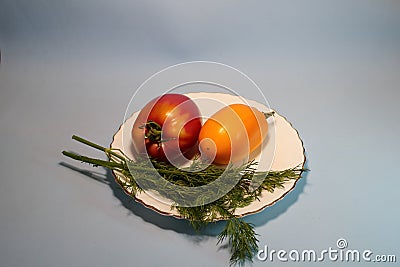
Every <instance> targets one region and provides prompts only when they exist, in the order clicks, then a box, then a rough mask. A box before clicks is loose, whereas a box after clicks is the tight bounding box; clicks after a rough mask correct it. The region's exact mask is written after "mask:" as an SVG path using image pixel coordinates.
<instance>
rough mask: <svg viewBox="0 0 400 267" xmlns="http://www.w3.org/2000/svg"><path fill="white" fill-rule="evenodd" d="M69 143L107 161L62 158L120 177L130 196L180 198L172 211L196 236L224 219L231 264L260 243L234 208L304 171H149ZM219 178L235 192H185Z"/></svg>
mask: <svg viewBox="0 0 400 267" xmlns="http://www.w3.org/2000/svg"><path fill="white" fill-rule="evenodd" d="M72 139H74V140H76V141H78V142H81V143H83V144H86V145H88V146H91V147H93V148H95V149H98V150H101V151H103V152H104V153H105V154H106V155H107V157H108V159H109V160H108V161H107V160H101V159H95V158H90V157H86V156H82V155H79V154H76V153H73V152H68V151H63V152H62V153H63V154H64V155H65V156H67V157H70V158H72V159H75V160H78V161H81V162H85V163H89V164H91V165H93V166H95V167H97V166H103V167H105V168H108V169H110V170H112V171H114V172H115V173H117V174H119V175H116V180H117V182H118V184H119V185H120V186H121V187H122V188H123V189H124V190H125V191H126V192H131V196H132V197H135V195H136V194H137V193H138V192H140V191H142V190H147V189H154V188H157V191H158V193H159V194H161V195H162V196H165V197H167V198H170V197H172V198H173V199H183V202H181V203H175V204H173V205H172V206H171V209H176V210H177V211H178V212H179V214H180V215H181V217H183V218H185V219H187V220H189V222H190V223H191V225H192V226H193V228H194V229H195V230H196V231H199V230H200V229H201V227H203V226H205V225H206V224H208V223H210V222H214V221H216V220H218V219H221V218H223V219H225V220H227V223H226V225H225V228H224V229H223V230H222V232H221V233H220V234H219V235H218V243H217V244H220V243H223V242H224V241H227V243H228V246H229V247H230V252H231V258H230V264H231V265H235V264H239V265H243V264H244V263H245V262H246V261H252V259H253V256H254V255H255V253H256V252H257V250H258V245H257V242H258V239H257V238H256V235H257V234H256V232H255V230H254V225H253V224H251V223H247V222H245V221H244V220H243V218H241V217H240V216H236V215H235V211H236V209H237V208H242V207H245V206H247V205H249V204H250V203H252V202H253V201H256V200H259V197H260V196H261V194H262V193H263V192H264V191H267V192H271V193H272V192H273V191H274V189H275V188H283V187H284V184H285V182H287V181H289V180H293V179H295V180H296V179H299V178H300V177H301V174H302V172H303V171H306V169H304V168H303V167H302V166H297V167H294V168H289V169H286V170H282V171H268V172H259V171H257V169H256V166H257V162H254V161H250V162H248V163H246V164H243V165H242V166H239V167H233V166H228V167H227V168H226V169H222V168H220V167H216V166H214V165H209V166H207V167H206V168H204V166H203V165H202V162H201V161H199V160H194V161H193V162H192V164H191V165H190V166H189V167H187V168H183V169H178V168H176V167H175V166H172V165H170V164H168V163H165V162H160V161H157V160H154V159H151V164H152V166H149V164H148V159H147V160H140V159H139V160H135V161H133V160H131V159H130V158H129V157H127V156H126V155H125V154H124V153H123V152H122V151H121V150H119V149H112V148H106V147H103V146H100V145H97V144H95V143H92V142H90V141H88V140H86V139H83V138H81V137H79V136H76V135H73V136H72ZM153 167H154V168H153ZM155 172H157V173H158V174H159V175H161V176H162V177H163V178H164V179H165V184H162V185H160V184H159V183H160V179H158V178H155V176H156V175H155V174H156V173H155ZM221 176H225V177H227V178H230V177H237V176H239V179H238V182H237V183H236V185H234V186H233V188H231V187H232V185H229V183H228V184H224V183H223V182H222V183H220V184H218V186H217V189H218V190H221V189H222V190H224V189H226V188H224V186H225V185H226V186H227V187H228V186H229V188H228V190H227V191H228V192H227V193H226V194H225V195H223V196H222V197H220V198H219V199H217V200H213V201H210V199H208V197H207V196H204V195H203V196H193V194H192V191H191V190H189V189H190V188H193V187H198V186H203V185H207V184H209V183H211V182H214V181H217V179H219V178H220V177H221ZM138 179H140V186H139V184H138V182H137V181H138ZM222 180H223V179H222ZM253 181H261V182H260V183H259V186H258V187H257V188H252V182H253ZM171 184H173V185H179V186H181V187H180V188H181V189H182V190H179V191H174V190H171ZM185 189H187V190H185ZM211 193H212V192H211ZM214 193H215V192H214ZM191 194H192V195H191ZM209 195H213V194H209ZM185 199H189V201H190V202H191V203H196V205H195V206H193V205H190V206H188V205H186V204H187V203H186V202H184V200H185ZM193 201H194V202H193Z"/></svg>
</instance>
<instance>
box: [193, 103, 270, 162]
mask: <svg viewBox="0 0 400 267" xmlns="http://www.w3.org/2000/svg"><path fill="white" fill-rule="evenodd" d="M267 117H268V116H266V114H264V113H262V112H261V111H259V110H257V109H256V108H253V107H249V106H247V105H244V104H232V105H229V106H226V107H224V108H222V109H221V110H219V111H218V112H217V113H215V114H214V115H212V116H211V117H210V118H209V119H208V120H207V121H206V122H205V123H204V125H203V126H202V128H201V130H200V134H199V149H200V152H201V157H202V158H203V159H206V160H209V161H212V162H213V163H214V164H217V165H226V164H229V163H236V162H241V161H242V162H243V163H244V162H245V161H246V162H247V161H249V160H250V158H249V157H250V155H251V154H252V152H254V151H255V150H256V149H257V148H258V147H260V146H261V144H262V142H263V141H264V138H265V137H266V136H267V133H268V122H267Z"/></svg>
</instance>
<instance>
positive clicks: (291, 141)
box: [111, 93, 306, 218]
mask: <svg viewBox="0 0 400 267" xmlns="http://www.w3.org/2000/svg"><path fill="white" fill-rule="evenodd" d="M186 95H187V96H188V97H190V98H191V99H192V100H193V101H194V102H195V103H196V104H197V105H198V107H199V109H200V112H201V114H202V116H203V117H205V118H207V117H210V116H211V115H212V114H214V113H215V112H216V111H218V110H219V109H220V108H221V107H223V106H225V105H229V104H233V103H246V104H247V105H249V106H253V107H255V108H257V109H258V110H260V111H263V112H269V111H271V110H270V109H269V108H267V107H266V106H265V105H263V104H260V103H258V102H256V101H253V100H248V99H244V98H242V97H239V96H234V95H229V94H221V93H188V94H186ZM138 114H139V111H138V112H135V113H134V114H132V115H131V117H129V118H128V119H127V120H126V121H125V122H124V123H123V124H122V125H121V126H120V128H119V130H118V131H117V132H116V133H115V135H114V137H113V141H112V143H111V148H113V149H120V150H121V151H122V152H123V153H125V155H127V156H128V157H129V158H131V159H134V155H133V153H132V138H131V129H132V126H133V123H134V122H135V120H136V117H137V115H138ZM269 126H270V128H269V133H268V136H267V138H266V142H264V144H263V146H262V148H261V149H260V150H261V151H259V152H261V153H258V155H257V156H256V157H255V161H257V162H259V164H258V166H257V170H258V171H268V170H285V169H288V168H293V167H296V166H302V167H304V164H305V160H306V157H305V154H304V152H305V151H304V147H303V142H302V140H301V139H300V137H299V134H298V132H297V130H296V129H294V128H293V127H292V125H291V123H290V122H289V121H287V120H286V118H284V117H283V116H281V115H279V114H278V113H277V112H276V111H275V115H274V118H273V120H272V122H269ZM113 175H114V177H115V179H116V181H117V183H119V182H118V180H124V177H123V176H121V175H120V174H118V173H115V172H113ZM297 181H298V180H290V181H288V182H286V183H285V184H284V187H283V188H276V189H275V190H274V192H273V193H270V192H268V191H266V190H264V191H263V192H262V194H261V196H260V197H259V201H253V202H252V203H251V204H250V205H248V206H246V207H243V208H237V209H236V212H235V215H237V216H245V215H249V214H254V213H257V212H260V211H262V210H263V209H265V208H266V207H268V206H270V205H273V204H274V203H275V202H277V201H278V200H280V199H282V198H283V197H284V196H285V195H286V194H287V193H288V192H289V191H291V190H292V189H293V188H294V187H295V185H296V182H297ZM124 190H125V193H127V194H128V195H130V196H131V195H132V192H131V191H130V190H129V189H128V190H126V189H124ZM135 199H136V200H137V201H138V202H140V203H142V204H143V205H145V206H146V207H148V208H150V209H152V210H154V211H156V212H158V213H161V214H164V215H168V216H174V217H177V218H182V217H181V216H180V214H179V213H178V212H177V211H176V210H175V209H171V204H172V203H168V201H160V200H158V199H156V198H154V197H152V196H150V195H149V194H147V193H146V192H145V191H142V192H140V193H137V194H136V195H135Z"/></svg>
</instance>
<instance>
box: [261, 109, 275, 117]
mask: <svg viewBox="0 0 400 267" xmlns="http://www.w3.org/2000/svg"><path fill="white" fill-rule="evenodd" d="M263 114H264V116H265V119H268V118H269V117H272V116H274V115H275V111H270V112H263Z"/></svg>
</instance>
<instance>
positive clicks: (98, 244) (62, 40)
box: [0, 0, 400, 266]
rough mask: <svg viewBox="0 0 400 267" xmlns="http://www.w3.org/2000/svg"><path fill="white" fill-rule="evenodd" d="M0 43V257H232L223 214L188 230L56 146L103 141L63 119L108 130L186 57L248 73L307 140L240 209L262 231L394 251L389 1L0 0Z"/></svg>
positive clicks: (399, 71) (206, 260)
mask: <svg viewBox="0 0 400 267" xmlns="http://www.w3.org/2000/svg"><path fill="white" fill-rule="evenodd" d="M0 49H1V55H2V61H1V65H0V151H1V152H0V153H1V154H0V265H1V266H111V265H113V266H116V265H125V266H189V265H190V266H226V265H227V263H228V259H229V253H228V251H227V250H225V249H221V250H218V248H217V247H216V237H215V234H216V233H218V232H219V231H220V230H221V227H222V226H223V225H222V224H221V223H218V224H216V225H214V226H212V227H209V228H207V229H206V230H205V232H204V234H203V235H200V236H196V235H194V233H193V231H191V230H190V227H189V226H188V224H187V223H186V222H184V221H180V220H176V219H171V218H167V217H164V216H161V215H158V214H156V213H154V212H153V211H150V210H148V209H146V208H144V207H142V206H141V205H140V204H137V203H134V202H129V198H128V197H126V196H125V195H123V193H122V192H121V191H120V190H118V187H117V186H116V184H115V183H114V182H113V181H112V178H111V177H110V175H109V173H108V172H106V171H105V170H104V169H102V168H98V169H93V168H91V167H90V166H87V165H82V164H79V163H78V162H73V161H71V160H68V159H66V158H64V157H63V156H62V155H61V151H62V150H63V149H68V150H73V151H77V152H80V153H83V154H88V155H91V156H99V157H104V156H103V155H101V154H99V153H97V152H96V151H93V150H92V149H90V148H86V147H84V146H81V145H79V144H77V143H75V142H73V141H72V140H71V139H70V137H71V135H72V134H79V135H81V136H84V137H87V138H89V139H91V140H94V141H96V142H98V143H100V144H104V145H108V144H109V143H110V141H111V138H112V135H113V134H114V132H115V131H116V130H117V129H118V127H119V125H120V124H121V122H122V121H123V115H124V112H125V109H126V106H127V104H128V102H129V99H130V98H131V96H132V94H133V92H134V91H135V90H136V88H137V87H138V86H139V85H140V84H141V83H142V82H143V81H144V80H146V79H147V78H148V77H149V76H151V75H152V74H153V73H155V72H157V71H159V70H161V69H163V68H165V67H167V66H170V65H173V64H176V63H181V62H185V61H191V60H211V61H218V62H222V63H225V64H229V65H231V66H233V67H235V68H238V69H240V70H241V71H243V72H244V73H246V74H247V75H249V76H250V77H251V78H252V79H253V80H254V81H255V82H256V83H257V84H258V85H259V86H260V87H261V88H262V91H263V93H264V94H265V95H266V97H267V99H268V101H269V103H270V104H271V107H272V108H274V109H276V110H278V111H279V112H280V113H281V114H283V115H284V116H286V117H287V118H288V119H289V120H290V121H291V122H292V123H293V125H294V127H295V128H297V129H298V130H299V132H300V136H301V138H302V139H303V141H304V144H305V148H306V153H307V158H308V163H307V165H308V167H309V168H310V169H311V172H309V173H308V174H307V175H306V176H305V179H303V180H301V181H300V182H299V184H298V186H297V187H296V188H295V190H294V191H292V192H291V193H290V194H289V195H288V196H287V197H286V198H285V199H283V200H282V201H280V202H279V203H277V204H276V205H274V206H272V207H270V208H267V209H266V210H265V211H263V212H261V213H259V214H257V215H252V216H248V217H247V218H246V220H247V221H249V222H253V223H255V225H256V231H257V233H259V234H260V236H259V240H260V243H259V244H260V247H264V245H268V246H269V248H270V249H284V250H287V251H290V250H292V249H297V250H302V249H315V250H323V249H328V248H329V247H333V248H335V247H336V240H337V239H338V238H341V237H342V238H346V240H347V241H348V244H349V248H351V249H359V250H364V249H370V250H372V251H373V252H374V253H375V254H396V255H397V258H399V257H400V253H399V246H398V240H399V238H400V235H399V228H398V225H400V216H399V212H398V211H399V208H398V203H399V196H398V190H399V187H400V179H399V178H400V177H399V174H398V163H399V159H400V158H399V150H400V142H399V139H398V138H399V135H400V124H399V118H398V115H399V114H400V108H399V105H398V101H399V96H400V92H399V84H400V2H399V1H369V0H359V1H355V0H351V1H349V0H347V1H344V0H340V1H215V3H212V2H211V1H210V2H209V3H205V2H204V1H203V2H194V1H185V3H179V4H178V3H177V2H171V1H141V2H139V1H123V0H118V1H94V0H90V1H77V0H74V1H60V0H59V1H50V0H41V1H29V0H25V1H22V0H0ZM162 90H164V88H163V89H162ZM239 92H241V91H240V90H239ZM241 93H243V94H246V96H248V97H249V98H252V97H253V98H256V97H257V96H256V95H251V93H249V92H247V91H246V92H244V91H243V92H241ZM153 97H154V94H150V93H149V95H148V96H143V98H142V99H140V101H142V102H143V103H144V102H146V101H147V100H149V99H150V98H153ZM93 171H94V172H95V173H93ZM99 180H100V182H99ZM101 181H103V182H104V183H102V182H101ZM398 260H399V259H398ZM278 263H279V262H276V261H275V264H278ZM325 263H326V264H330V265H334V266H340V265H341V263H338V262H337V263H332V262H329V261H326V262H325ZM268 264H270V265H271V263H269V262H260V261H258V260H257V259H255V262H254V264H253V266H266V265H268ZM292 265H294V266H303V265H304V266H308V263H303V264H302V263H292ZM383 265H384V264H379V266H383ZM388 265H390V266H393V265H395V264H388Z"/></svg>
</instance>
